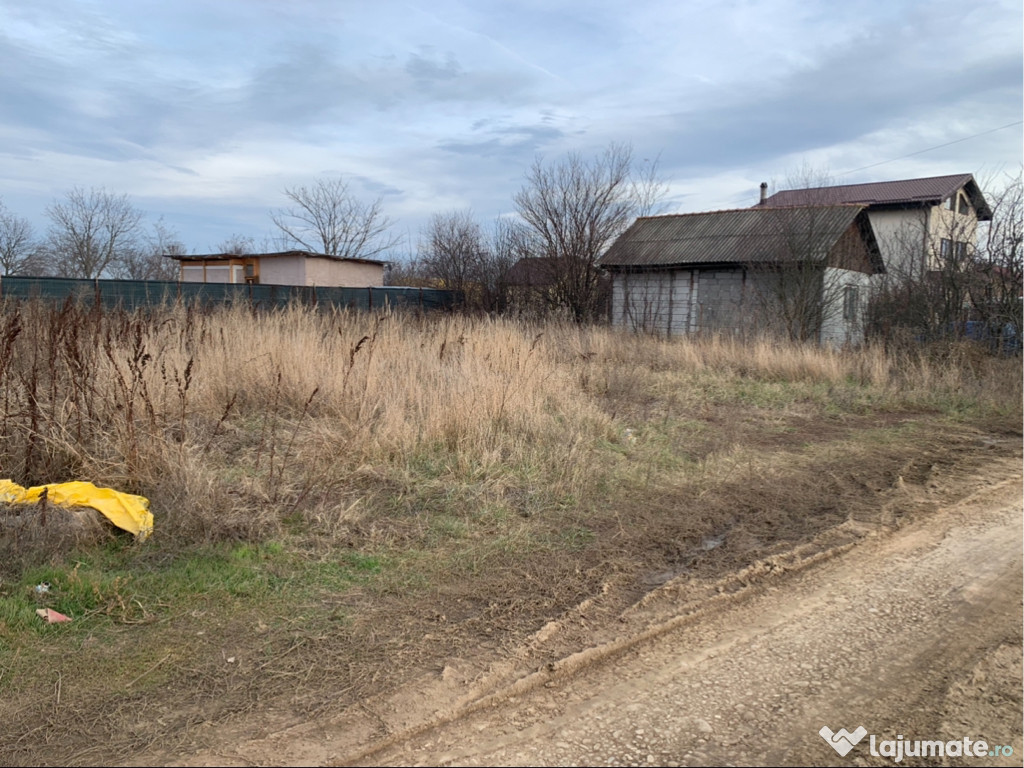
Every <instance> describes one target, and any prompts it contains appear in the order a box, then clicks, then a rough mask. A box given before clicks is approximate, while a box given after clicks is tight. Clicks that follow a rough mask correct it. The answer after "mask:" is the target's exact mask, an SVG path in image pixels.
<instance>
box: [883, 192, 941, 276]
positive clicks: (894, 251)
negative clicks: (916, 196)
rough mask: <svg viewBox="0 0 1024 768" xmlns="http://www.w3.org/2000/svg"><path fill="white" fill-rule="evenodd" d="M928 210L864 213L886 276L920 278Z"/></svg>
mask: <svg viewBox="0 0 1024 768" xmlns="http://www.w3.org/2000/svg"><path fill="white" fill-rule="evenodd" d="M929 210H930V209H928V208H914V209H910V210H896V211H868V220H869V221H870V222H871V228H872V229H873V230H874V232H875V240H877V241H878V250H879V251H880V252H881V254H882V261H883V262H884V264H885V269H886V272H887V273H888V274H890V275H892V276H894V277H897V276H904V277H909V276H916V275H918V274H920V270H921V266H922V255H923V249H924V247H925V243H926V238H925V224H926V221H927V219H928V218H929V215H928V214H929Z"/></svg>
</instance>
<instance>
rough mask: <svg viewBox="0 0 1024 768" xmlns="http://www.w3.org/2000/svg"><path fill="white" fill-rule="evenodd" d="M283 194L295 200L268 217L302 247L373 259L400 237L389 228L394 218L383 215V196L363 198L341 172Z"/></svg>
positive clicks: (288, 237) (336, 254)
mask: <svg viewBox="0 0 1024 768" xmlns="http://www.w3.org/2000/svg"><path fill="white" fill-rule="evenodd" d="M284 194H285V196H286V197H287V198H288V199H289V200H291V201H292V203H294V205H293V206H292V207H290V208H285V209H282V210H279V211H272V212H271V214H270V219H271V221H273V222H274V225H275V226H276V227H277V228H278V229H279V230H281V233H282V235H283V236H284V237H285V238H286V239H287V241H288V242H290V243H293V244H294V245H296V246H298V247H300V248H302V249H304V250H307V251H311V252H313V253H324V254H327V255H328V256H337V257H339V258H346V259H370V258H373V257H375V256H377V255H379V254H381V253H383V252H385V251H387V250H389V249H391V248H393V247H394V246H395V245H397V244H398V242H399V241H400V238H399V237H398V236H397V235H393V234H391V232H390V229H391V227H392V226H393V224H394V222H393V221H392V220H391V219H389V218H388V217H387V216H385V215H384V213H383V210H382V208H381V203H382V198H379V197H378V198H377V199H376V200H374V201H373V202H370V203H366V202H363V201H362V200H359V199H358V198H357V197H356V196H355V194H354V193H353V192H352V191H351V189H350V188H349V183H348V181H346V180H345V179H344V178H342V177H338V178H336V179H320V180H318V181H317V182H316V183H315V184H313V185H312V186H309V187H304V186H303V187H292V188H290V189H285V191H284Z"/></svg>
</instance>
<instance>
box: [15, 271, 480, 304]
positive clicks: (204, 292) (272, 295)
mask: <svg viewBox="0 0 1024 768" xmlns="http://www.w3.org/2000/svg"><path fill="white" fill-rule="evenodd" d="M69 296H70V297H72V298H74V299H77V300H80V301H83V302H88V303H94V302H99V303H101V304H102V305H103V306H106V307H123V308H124V309H134V308H135V307H147V306H153V305H155V304H164V303H174V302H176V301H182V302H185V303H188V304H205V305H216V304H232V303H236V302H244V303H246V304H250V305H253V306H257V307H266V308H273V307H283V306H286V305H288V304H290V303H293V302H295V303H300V304H307V305H311V306H329V307H347V308H352V309H363V310H371V309H383V308H385V307H391V308H395V309H402V308H405V309H421V310H435V309H451V308H453V307H455V306H456V305H457V304H458V303H460V302H459V300H458V294H457V293H456V292H455V291H443V290H439V289H436V288H318V287H313V286H304V285H296V286H292V285H248V284H245V285H232V284H229V283H177V282H166V281H160V280H72V279H70V278H64V277H4V278H0V297H3V298H8V299H10V298H13V299H36V298H38V299H49V300H53V301H61V302H62V301H64V300H65V299H67V298H68V297H69Z"/></svg>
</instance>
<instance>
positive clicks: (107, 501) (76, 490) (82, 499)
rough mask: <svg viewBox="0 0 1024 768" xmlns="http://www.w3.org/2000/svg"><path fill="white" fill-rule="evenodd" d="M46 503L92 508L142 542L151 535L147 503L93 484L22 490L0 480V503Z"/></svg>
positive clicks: (151, 528)
mask: <svg viewBox="0 0 1024 768" xmlns="http://www.w3.org/2000/svg"><path fill="white" fill-rule="evenodd" d="M44 498H45V499H46V500H47V501H50V502H52V503H54V504H57V505H58V506H61V507H91V508H92V509H95V510H96V511H97V512H99V513H100V514H101V515H103V516H104V517H106V518H107V519H108V520H109V521H110V522H112V523H113V524H114V525H116V526H117V527H118V528H120V529H122V530H125V531H128V532H129V533H133V534H135V538H136V539H138V540H139V541H145V540H146V539H148V538H149V535H150V534H151V533H152V532H153V515H152V513H151V512H150V511H149V499H147V498H145V497H143V496H135V495H133V494H131V493H121V492H120V491H115V490H113V489H112V488H98V487H97V486H95V485H93V484H92V483H85V482H81V481H74V482H70V483H50V484H49V485H37V486H34V487H32V488H24V487H22V486H20V485H18V484H17V483H14V482H11V481H10V480H0V501H4V502H7V503H8V504H37V503H38V502H40V501H41V500H42V499H44Z"/></svg>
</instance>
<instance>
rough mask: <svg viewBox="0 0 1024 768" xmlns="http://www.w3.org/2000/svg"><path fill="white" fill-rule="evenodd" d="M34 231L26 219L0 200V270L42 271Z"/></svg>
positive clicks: (5, 273)
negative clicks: (8, 208) (10, 209)
mask: <svg viewBox="0 0 1024 768" xmlns="http://www.w3.org/2000/svg"><path fill="white" fill-rule="evenodd" d="M41 261H42V260H41V258H40V254H39V248H38V244H37V243H36V240H35V232H34V231H33V229H32V224H31V223H30V222H29V220H28V219H25V218H22V217H21V216H17V215H15V214H14V213H12V212H11V211H9V210H7V208H6V207H5V206H4V204H3V201H2V200H0V272H2V273H3V274H4V275H28V274H33V273H39V272H41V271H42V267H43V265H42V264H41Z"/></svg>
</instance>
